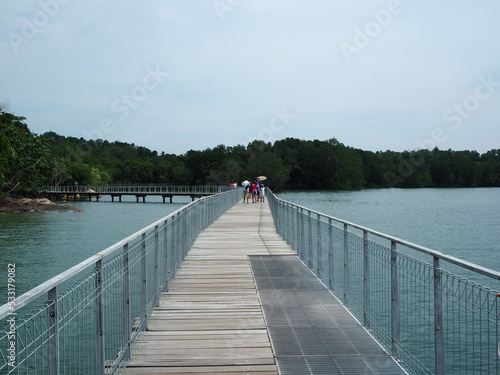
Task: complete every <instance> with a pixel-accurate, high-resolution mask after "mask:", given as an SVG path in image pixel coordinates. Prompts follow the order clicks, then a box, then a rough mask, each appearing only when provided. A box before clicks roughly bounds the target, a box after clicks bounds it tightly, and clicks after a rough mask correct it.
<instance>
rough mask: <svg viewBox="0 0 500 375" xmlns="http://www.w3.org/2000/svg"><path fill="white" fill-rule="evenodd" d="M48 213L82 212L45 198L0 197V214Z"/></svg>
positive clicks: (79, 209)
mask: <svg viewBox="0 0 500 375" xmlns="http://www.w3.org/2000/svg"><path fill="white" fill-rule="evenodd" d="M49 211H60V212H61V211H75V212H81V211H83V210H82V209H81V208H76V207H71V206H66V205H61V204H55V203H54V202H51V201H50V200H48V199H47V198H36V199H31V198H13V197H0V213H13V212H49Z"/></svg>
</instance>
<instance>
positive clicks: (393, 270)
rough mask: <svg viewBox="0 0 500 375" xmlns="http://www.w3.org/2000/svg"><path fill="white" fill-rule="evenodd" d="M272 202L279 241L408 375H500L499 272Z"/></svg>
mask: <svg viewBox="0 0 500 375" xmlns="http://www.w3.org/2000/svg"><path fill="white" fill-rule="evenodd" d="M268 202H269V205H270V207H271V212H272V214H273V219H274V222H275V226H276V229H277V232H278V234H279V235H280V236H281V237H282V238H283V239H284V240H285V241H286V242H287V243H288V244H289V245H290V246H291V247H292V248H293V249H294V250H296V251H297V255H298V256H299V257H300V258H301V259H302V260H303V262H304V263H305V264H306V265H307V266H308V267H309V268H310V269H311V271H312V272H313V273H314V274H316V276H317V277H318V278H319V279H320V280H321V281H322V282H323V283H324V284H325V285H326V286H327V287H328V289H329V290H330V291H331V292H332V293H334V294H335V295H337V298H338V299H339V300H340V301H341V302H342V303H343V304H344V305H345V307H347V308H349V309H350V310H351V312H352V313H353V315H354V316H355V317H356V318H358V319H359V321H360V322H362V324H363V325H364V326H365V328H366V329H367V330H369V331H370V332H372V334H373V336H374V337H375V338H376V339H377V340H378V341H379V342H380V344H381V345H382V346H383V347H384V348H385V349H386V350H387V352H389V353H390V354H391V355H392V356H393V357H394V358H395V359H396V360H398V361H400V362H401V365H402V366H403V367H404V368H405V370H407V371H408V373H411V374H439V375H442V374H446V373H463V372H466V373H469V372H470V373H473V372H474V373H479V372H480V373H500V352H498V350H499V349H500V347H499V346H498V345H499V342H500V314H498V312H499V311H500V294H499V292H498V289H500V288H499V286H500V285H498V280H500V272H498V271H495V270H492V269H489V268H487V267H482V266H479V265H476V264H474V263H471V262H468V261H465V260H462V259H459V258H457V257H453V256H451V255H449V254H445V253H443V252H440V251H436V250H433V249H430V248H428V247H424V246H420V245H417V244H414V243H412V242H408V241H405V240H402V239H400V238H397V237H394V236H390V235H387V234H385V233H381V232H378V231H375V230H372V229H369V228H366V227H364V226H361V225H357V224H354V223H351V222H348V221H345V220H342V219H339V218H336V217H333V216H329V215H326V214H323V213H321V212H318V211H315V210H311V209H309V208H307V207H304V206H301V205H298V204H295V203H292V202H288V201H285V200H283V199H280V198H278V197H276V196H275V195H274V194H273V193H272V192H270V194H268ZM426 257H429V259H426ZM451 265H452V266H454V267H453V268H456V267H458V268H457V269H453V268H452V267H450V266H451ZM457 272H460V273H461V275H459V274H457ZM473 280H474V281H473ZM485 285H490V287H488V286H485ZM491 285H494V286H495V287H491Z"/></svg>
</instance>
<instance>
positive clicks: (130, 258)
mask: <svg viewBox="0 0 500 375" xmlns="http://www.w3.org/2000/svg"><path fill="white" fill-rule="evenodd" d="M241 196H242V191H241V189H233V190H230V191H228V192H224V193H220V194H215V195H212V196H208V197H204V198H200V199H198V200H196V201H194V202H191V203H190V204H188V205H186V206H184V207H182V208H180V209H179V210H177V211H175V212H173V213H172V214H170V215H168V216H166V217H164V218H162V219H160V220H158V221H156V222H155V223H153V224H151V225H149V226H148V227H146V228H143V229H141V230H140V231H138V232H136V233H135V234H133V235H131V236H129V237H127V238H125V239H123V240H121V241H119V242H117V243H116V244H114V245H112V246H110V247H109V248H107V249H105V250H103V251H101V252H100V253H98V254H96V255H94V256H92V257H90V258H88V259H87V260H85V261H83V262H81V263H79V264H78V265H76V266H74V267H72V268H71V269H69V270H67V271H65V272H63V273H61V274H59V275H57V276H56V277H54V278H52V279H50V280H48V281H47V282H45V283H43V284H41V285H39V286H37V287H35V288H34V289H32V290H30V291H29V292H27V293H25V294H23V295H21V296H19V297H17V298H13V299H11V300H10V301H9V303H7V304H5V305H3V306H1V307H0V321H1V326H2V328H3V329H2V330H1V331H0V374H10V373H15V374H49V375H55V374H59V373H64V374H75V375H82V374H116V373H120V372H121V371H122V369H123V368H124V366H125V365H126V363H127V361H128V360H129V359H130V355H131V350H132V349H133V346H134V344H135V343H136V342H138V339H139V338H140V336H141V333H142V332H143V331H144V330H145V329H146V327H147V321H148V319H149V317H150V315H151V313H152V311H153V309H154V307H156V306H158V304H159V298H160V295H161V294H163V293H164V292H165V291H166V290H168V287H169V283H170V282H171V280H172V279H173V278H174V277H175V274H176V271H177V270H178V268H179V267H180V264H181V263H182V261H183V260H184V258H185V256H186V254H187V252H188V250H189V249H190V247H191V245H192V243H193V242H194V240H195V239H196V237H197V235H198V234H199V233H200V232H201V231H202V230H203V229H204V228H206V227H207V226H208V225H209V224H211V223H212V222H213V221H214V220H216V219H217V218H218V217H219V216H220V215H222V214H223V213H224V212H225V211H227V210H228V209H229V208H230V207H232V206H233V205H234V204H235V203H236V202H238V200H239V199H241ZM14 295H15V294H14Z"/></svg>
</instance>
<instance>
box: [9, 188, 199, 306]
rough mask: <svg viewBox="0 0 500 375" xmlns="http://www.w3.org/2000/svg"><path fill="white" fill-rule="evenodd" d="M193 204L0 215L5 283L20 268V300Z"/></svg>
mask: <svg viewBox="0 0 500 375" xmlns="http://www.w3.org/2000/svg"><path fill="white" fill-rule="evenodd" d="M190 201H191V200H190V198H189V197H174V198H173V203H172V204H170V203H165V204H163V203H161V198H159V199H155V198H154V197H147V203H142V202H141V203H136V202H135V197H131V198H129V201H125V197H124V201H123V202H121V203H119V202H113V203H112V202H111V201H110V200H108V199H106V197H103V198H102V199H101V200H100V201H99V202H95V201H93V202H88V201H85V202H84V201H82V202H72V203H71V205H72V206H74V207H79V208H82V209H83V210H85V212H71V211H69V212H46V213H40V212H32V213H31V212H30V213H17V214H0V280H3V279H2V274H4V275H5V276H4V279H5V280H6V281H5V283H6V282H7V265H8V264H10V263H15V264H16V280H15V281H16V295H17V296H19V295H21V294H22V293H24V292H26V291H28V290H30V289H31V288H33V287H35V286H36V285H38V284H40V283H41V282H44V281H46V280H48V279H50V278H51V277H53V276H56V275H57V274H59V273H61V272H63V271H65V270H66V269H68V268H70V267H72V266H74V265H76V264H78V263H79V262H81V261H83V260H85V259H87V258H88V257H90V256H92V255H94V254H96V253H98V252H99V251H101V250H103V249H105V248H107V247H109V246H111V245H113V244H114V243H116V242H118V241H120V240H121V239H123V238H125V237H127V236H129V235H131V234H133V233H135V232H137V231H138V230H140V229H141V228H144V227H146V226H147V225H149V224H151V223H153V222H155V221H156V220H159V219H161V218H162V217H164V216H166V215H168V214H170V213H172V212H174V211H175V210H177V209H179V208H180V207H182V206H184V205H185V204H187V203H189V202H190ZM1 290H5V285H1V284H0V291H1ZM4 294H5V293H4ZM2 303H3V302H2Z"/></svg>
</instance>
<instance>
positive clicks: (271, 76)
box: [0, 0, 500, 155]
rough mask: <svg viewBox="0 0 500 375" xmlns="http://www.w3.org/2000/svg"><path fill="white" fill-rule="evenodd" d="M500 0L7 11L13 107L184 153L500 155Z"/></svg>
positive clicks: (4, 72) (2, 9)
mask: <svg viewBox="0 0 500 375" xmlns="http://www.w3.org/2000/svg"><path fill="white" fill-rule="evenodd" d="M499 19H500V2H499V1H498V0H482V1H474V2H473V1H465V0H442V1H439V2H437V1H430V0H389V1H378V0H373V1H368V0H355V1H354V0H342V1H340V0H161V1H160V0H156V1H153V0H143V1H130V0H120V1H117V0H109V1H96V0H86V1H76V0H38V1H32V0H23V1H3V2H2V3H1V4H0V102H3V103H8V111H9V112H12V113H15V114H16V115H18V116H23V117H26V123H27V124H28V126H29V128H30V130H31V131H32V132H34V133H37V134H42V133H44V132H47V131H54V132H56V133H59V134H61V135H65V136H72V137H78V138H80V137H83V138H86V139H97V138H101V139H106V140H109V141H110V142H113V141H121V142H128V143H134V144H136V145H140V146H145V147H148V148H149V149H151V150H157V151H158V152H166V153H173V154H177V155H180V154H183V153H185V152H187V151H188V150H204V149H206V148H213V147H216V146H217V145H220V144H223V145H226V146H236V145H245V146H246V145H247V144H248V143H249V142H251V141H253V140H255V139H260V140H263V141H265V142H275V141H276V140H280V139H284V138H288V137H291V138H299V139H304V140H313V139H319V140H328V139H331V138H336V139H337V140H338V141H339V142H341V143H343V144H344V145H346V146H350V147H354V148H360V149H363V150H371V151H385V150H392V151H404V150H417V149H422V148H427V149H432V148H434V147H438V148H439V149H445V150H446V149H452V150H476V151H478V152H480V153H484V152H486V151H488V150H491V149H499V148H500V126H499V125H500V39H499V37H498V36H499V35H500V22H499Z"/></svg>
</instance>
